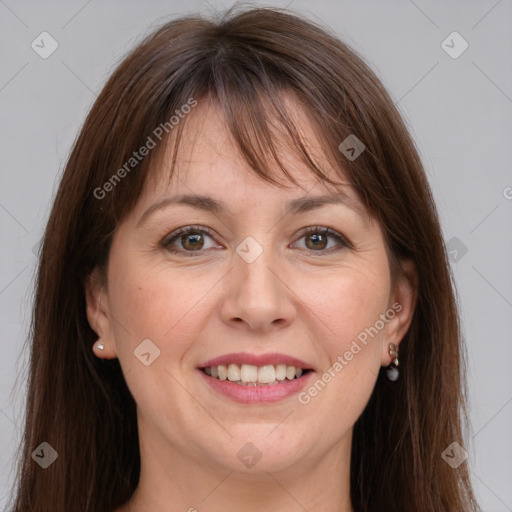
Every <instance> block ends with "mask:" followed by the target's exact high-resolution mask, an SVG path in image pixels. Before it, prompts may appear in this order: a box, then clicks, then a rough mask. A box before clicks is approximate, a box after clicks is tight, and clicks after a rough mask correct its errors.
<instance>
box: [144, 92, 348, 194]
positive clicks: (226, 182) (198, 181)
mask: <svg viewBox="0 0 512 512" xmlns="http://www.w3.org/2000/svg"><path fill="white" fill-rule="evenodd" d="M282 100H283V102H284V103H285V105H286V109H287V115H288V116H290V118H291V120H292V121H293V123H294V127H295V128H296V129H297V131H298V133H299V136H300V138H301V141H302V143H303V145H304V147H305V150H306V151H307V153H308V154H309V156H310V158H312V159H313V161H314V162H315V164H316V165H317V166H318V167H319V168H321V169H322V171H323V172H324V173H325V174H326V175H327V176H328V177H329V178H330V179H331V180H334V181H336V183H337V184H339V186H336V187H334V186H333V185H330V184H328V183H327V182H325V180H322V179H321V178H320V177H319V176H317V175H316V174H315V173H314V172H313V170H312V169H311V168H310V167H309V166H308V165H307V164H306V162H304V161H303V159H301V158H300V156H299V153H298V149H297V147H295V146H293V145H292V144H291V143H290V138H289V136H288V134H286V133H285V131H284V128H283V127H282V126H280V125H279V124H278V123H277V122H276V120H275V119H273V118H268V119H267V122H268V124H269V128H270V131H271V133H272V143H273V144H274V145H275V147H276V152H277V155H278V158H279V160H280V161H281V163H282V164H283V166H284V167H285V168H286V170H287V172H288V173H289V174H291V175H292V176H293V179H294V180H295V181H296V182H297V184H294V183H293V182H292V181H290V180H289V179H288V177H287V176H285V174H284V173H283V172H282V170H281V169H280V168H279V166H278V164H277V162H275V160H274V159H273V157H272V156H271V154H270V152H269V151H268V148H261V152H262V153H264V155H265V157H266V160H267V162H268V167H267V168H266V171H267V172H269V173H270V174H271V175H272V177H273V179H274V180H276V181H277V182H278V183H279V189H280V191H281V194H286V195H288V194H292V195H293V194H295V195H298V194H300V195H301V196H303V195H304V193H315V194H325V193H326V192H331V193H335V192H336V191H337V190H341V189H342V190H343V191H344V192H346V193H347V194H350V195H353V196H354V199H356V198H355V191H354V190H353V187H352V186H351V184H350V183H349V181H348V179H347V177H346V176H345V174H344V173H343V171H342V170H340V169H339V168H337V167H336V164H335V163H333V161H332V160H330V159H329V154H328V152H326V150H325V147H324V146H323V145H322V144H321V142H320V139H319V137H318V135H317V133H316V132H315V130H314V129H313V127H312V125H311V123H310V121H309V119H308V115H307V113H306V112H305V111H304V109H303V108H301V106H300V103H299V102H298V101H296V100H295V98H294V97H293V96H292V95H291V94H290V93H283V98H282ZM183 121H184V125H183V132H182V134H181V137H180V140H179V147H178V152H177V155H176V162H175V163H174V165H172V158H171V156H172V152H173V151H174V149H175V143H176V138H175V137H173V133H172V132H171V135H170V137H169V139H168V141H167V146H166V148H165V153H164V157H163V159H162V163H161V165H159V166H158V169H154V172H153V173H152V179H150V180H148V184H147V186H146V193H149V194H151V195H153V196H154V195H162V194H166V195H168V194H169V193H172V192H180V193H190V192H191V190H190V187H193V188H194V189H195V191H197V188H200V189H201V192H202V193H206V192H213V191H218V192H219V193H222V194H223V195H229V193H230V191H231V190H235V189H236V190H237V191H238V192H239V193H240V192H241V191H244V190H246V191H248V192H253V193H256V191H257V189H258V188H262V187H263V188H265V186H266V187H268V186H273V187H274V188H276V187H277V185H275V184H274V185H272V184H270V183H268V182H265V180H264V179H263V178H261V177H260V176H258V174H257V173H256V172H255V171H254V170H253V169H251V166H250V164H249V162H247V160H246V159H245V158H244V157H243V155H242V153H241V152H240V150H239V148H238V145H237V143H236V142H235V140H234V138H233V135H232V134H231V132H230V130H229V127H228V124H227V121H226V118H225V116H224V113H223V111H222V109H221V108H220V106H219V105H218V104H217V103H216V102H212V101H210V100H208V99H203V100H201V101H199V103H198V105H197V106H196V107H195V108H194V109H193V110H192V111H191V112H190V114H188V115H187V116H186V118H185V119H184V120H183ZM244 136H246V137H248V140H247V139H246V143H248V144H250V145H253V147H255V148H256V150H258V144H259V142H258V140H257V137H256V136H254V137H251V134H250V131H249V130H248V132H246V133H244ZM171 167H172V168H171ZM146 195H147V194H146Z"/></svg>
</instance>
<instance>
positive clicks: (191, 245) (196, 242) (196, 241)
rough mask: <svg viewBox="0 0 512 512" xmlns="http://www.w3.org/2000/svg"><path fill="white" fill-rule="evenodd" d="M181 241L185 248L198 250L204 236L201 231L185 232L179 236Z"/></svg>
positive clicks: (201, 246)
mask: <svg viewBox="0 0 512 512" xmlns="http://www.w3.org/2000/svg"><path fill="white" fill-rule="evenodd" d="M181 243H182V244H183V247H184V248H185V249H187V250H193V251H194V250H198V249H202V248H203V245H204V238H203V235H202V234H201V233H198V232H196V233H193V232H192V233H187V234H185V235H182V236H181Z"/></svg>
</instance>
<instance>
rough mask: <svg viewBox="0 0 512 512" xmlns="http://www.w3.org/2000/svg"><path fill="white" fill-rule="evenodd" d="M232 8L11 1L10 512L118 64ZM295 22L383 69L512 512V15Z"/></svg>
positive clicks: (6, 35)
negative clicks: (42, 361) (40, 45)
mask: <svg viewBox="0 0 512 512" xmlns="http://www.w3.org/2000/svg"><path fill="white" fill-rule="evenodd" d="M287 3H288V2H275V3H274V5H277V6H285V5H286V4H287ZM262 4H263V3H262ZM265 4H266V3H265ZM230 5H231V1H230V2H220V1H219V2H216V3H214V4H209V3H206V2H201V1H198V0H186V1H181V0H180V1H177V0H175V1H172V2H171V1H154V2H152V3H151V4H149V5H148V3H147V2H144V3H143V2H142V1H124V2H122V1H120V0H118V1H108V2H100V1H99V0H91V1H89V2H87V1H84V0H73V1H68V2H63V1H61V2H58V1H48V2H44V4H43V3H42V2H36V1H34V0H33V1H18V2H16V1H15V0H0V40H1V44H0V53H1V55H0V56H1V63H2V65H1V67H0V115H1V126H2V137H1V138H0V145H1V146H0V154H1V155H2V159H1V165H0V179H1V186H0V226H1V240H2V245H1V251H0V258H1V265H0V315H1V317H0V333H1V346H2V357H1V358H0V433H1V435H0V464H1V468H2V470H1V472H0V506H1V507H2V509H3V508H4V504H5V500H6V494H7V492H8V490H9V487H10V485H12V480H13V471H12V464H13V460H14V456H15V453H16V447H17V444H18V442H19V440H20V436H21V430H20V426H21V425H22V416H23V409H22V406H23V397H24V392H25V391H24V387H25V386H24V383H25V380H26V374H25V371H24V363H25V361H26V359H27V354H26V353H24V352H23V351H22V348H23V343H24V340H25V337H26V334H27V330H28V324H29V319H30V308H31V301H32V286H33V281H34V271H35V265H36V258H35V255H34V247H37V244H38V242H39V240H40V238H41V235H42V232H43V228H44V225H45V222H46V219H47V216H48V212H49V208H50V205H51V201H52V197H53V194H54V192H55V188H56V184H57V183H58V178H59V175H60V173H61V171H62V169H63V166H64V164H65V161H66V157H67V155H68V153H69V150H70V147H71V144H72V142H73V140H74V138H75V136H76V135H77V132H78V130H79V128H80V126H81V124H82V122H83V120H84V118H85V115H86V113H87V111H88V109H89V108H90V106H91V104H92V102H93V101H94V99H95V97H96V94H97V93H98V92H99V90H100V89H101V87H102V85H103V84H104V82H105V80H106V78H107V77H108V75H109V73H110V72H111V70H112V69H113V66H114V64H115V63H117V62H118V61H119V60H120V58H121V57H122V56H123V54H124V53H125V51H126V50H127V49H128V48H131V47H132V46H133V45H134V44H135V43H136V42H137V41H139V40H140V39H141V37H142V36H143V35H144V34H146V33H148V31H150V30H151V28H152V27H154V26H156V25H157V24H159V23H161V22H163V21H165V20H166V19H168V18H169V17H174V16H176V15H178V14H184V13H188V12H191V11H200V12H203V13H211V12H213V11H215V10H222V9H223V8H225V7H229V6H230ZM267 5H270V4H267ZM290 7H291V8H293V9H296V10H299V11H301V12H304V13H306V14H307V15H308V16H309V17H310V18H312V19H313V20H316V21H320V22H323V23H328V24H329V26H330V27H332V29H334V30H335V31H336V32H337V33H338V34H339V35H340V36H341V37H342V38H343V39H344V40H345V41H346V42H348V43H349V44H350V45H351V46H352V47H353V48H354V49H356V50H357V51H358V52H360V53H361V54H362V55H363V56H364V57H365V58H366V59H367V61H368V62H369V64H370V65H371V66H372V67H373V69H374V70H375V71H376V72H377V74H378V76H379V77H380V78H381V80H382V81H383V83H384V85H385V86H386V87H387V88H388V90H389V91H390V92H391V94H392V96H393V98H394V99H395V101H396V102H397V103H398V106H399V108H400V110H401V112H402V113H403V115H404V117H405V119H406V121H407V123H408V125H409V127H410V129H411V131H412V134H413V136H414V138H415V140H416V141H417V144H418V148H419V150H420V153H421V155H422V158H423V161H424V164H425V168H426V171H427V173H428V175H429V179H430V182H431V184H432V187H433V191H434V194H435V199H436V201H437V204H438V207H439V211H440V214H441V218H442V224H443V232H444V237H445V240H446V242H447V243H448V246H449V248H450V250H451V251H452V258H453V261H452V263H451V264H452V268H453V271H454V275H455V278H456V281H457V287H458V290H459V294H460V304H461V314H462V321H463V327H464V332H465V334H466V337H467V344H468V363H469V371H470V374H469V397H470V406H471V421H472V432H471V434H470V436H469V438H470V440H471V443H470V444H469V445H468V446H466V447H465V448H466V449H467V450H468V452H469V458H468V463H469V466H470V468H471V474H472V478H473V481H474V484H475V487H476V490H477V494H478V497H479V500H480V502H481V505H482V507H483V510H485V511H496V512H498V511H499V512H501V511H512V486H511V485H510V482H512V441H511V436H510V432H511V431H512V429H511V425H512V404H511V401H512V386H511V384H512V376H511V371H510V367H511V361H512V343H511V341H512V340H511V335H510V332H511V328H512V264H511V260H512V258H511V255H512V229H511V228H512V172H511V166H510V162H511V157H512V149H511V148H512V138H511V135H512V124H511V120H512V58H511V56H512V51H511V50H512V30H511V28H512V24H511V21H512V1H511V0H500V1H496V0H485V1H479V2H477V1H462V0H460V1H457V2H451V3H450V4H449V5H447V3H446V2H442V1H440V0H437V1H435V2H427V1H426V0H415V1H412V0H396V1H387V2H378V1H364V2H355V1H353V2H349V1H336V2H334V1H328V0H316V1H315V2H314V3H313V4H311V3H310V2H305V1H301V0H295V1H293V2H292V3H291V4H290ZM43 31H47V32H49V33H50V34H51V35H52V37H53V38H54V39H55V40H56V41H57V42H58V45H59V46H58V49H57V50H56V51H55V53H53V54H52V55H51V56H50V57H49V58H47V59H42V58H41V57H40V56H39V55H38V54H37V53H36V52H35V51H34V50H33V49H32V48H31V43H32V41H33V40H35V39H36V38H37V37H38V36H39V34H40V33H41V32H43ZM453 31H457V32H458V33H460V34H461V36H462V37H463V38H464V39H465V40H466V41H467V42H468V44H469V47H468V49H467V50H466V51H465V52H464V53H462V55H460V56H459V57H458V58H455V59H454V58H452V57H450V56H449V55H448V54H447V53H446V52H445V50H444V49H443V47H442V46H441V43H442V41H443V40H445V38H446V37H447V36H448V35H449V34H451V33H452V32H453ZM448 41H450V40H449V39H448ZM449 44H450V45H451V44H452V43H451V42H450V43H449ZM453 44H454V46H455V49H458V48H460V42H459V41H456V42H454V43H453ZM509 187H510V188H509ZM454 237H455V239H454ZM464 248H466V249H467V252H466V253H464V251H465V249H464ZM425 385H426V386H428V382H425ZM51 413H52V412H51V410H50V411H48V414H51ZM439 456H440V454H439Z"/></svg>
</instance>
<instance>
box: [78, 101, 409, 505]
mask: <svg viewBox="0 0 512 512" xmlns="http://www.w3.org/2000/svg"><path fill="white" fill-rule="evenodd" d="M290 109H291V112H293V115H295V116H296V118H297V119H298V120H299V121H300V123H299V124H298V126H300V129H301V131H302V134H303V137H304V139H305V140H307V141H308V146H309V148H310V149H311V150H312V151H313V152H314V153H315V156H316V161H317V163H319V164H321V165H322V166H323V168H328V162H327V160H326V159H325V158H323V157H322V152H321V150H320V149H319V148H320V144H319V142H318V139H317V138H316V136H315V133H314V132H313V130H312V129H311V127H310V126H309V124H308V121H307V116H305V115H304V114H303V113H302V112H301V111H300V110H299V108H297V107H295V105H294V103H293V102H291V103H290ZM187 134H189V136H188V137H187ZM182 144H183V145H182V146H181V150H180V151H181V152H180V158H179V162H178V167H177V175H176V177H175V179H173V180H172V182H171V183H170V184H169V182H168V180H167V176H166V175H165V173H164V172H161V173H159V174H157V175H155V176H157V179H155V180H148V182H147V183H146V188H145V190H144V192H143V194H142V196H141V197H140V199H139V201H138V203H137V205H136V206H135V207H134V209H133V210H132V211H131V212H130V214H129V215H128V216H127V217H126V218H125V219H124V220H123V222H122V223H121V224H120V225H119V227H118V229H117V231H116V233H115V234H114V238H113V243H112V247H111V253H110V259H109V266H108V272H107V282H106V283H103V282H102V280H101V278H100V277H99V273H98V272H93V274H92V275H91V276H90V279H89V281H88V283H87V286H86V291H87V314H88V318H89V322H90V324H91V327H92V328H93V329H94V330H95V332H96V333H97V334H98V337H99V339H98V342H97V343H103V344H104V346H105V348H104V349H103V350H99V349H98V347H97V345H96V344H95V346H94V349H93V350H94V352H95V354H96V355H97V356H98V357H105V358H114V357H117V358H119V361H120V363H121V366H122V369H123V373H124V375H125V378H126V382H127V384H128V386H129V389H130V391H131V393H132V395H133V397H134V399H135V401H136V403H137V415H138V426H139V436H140V449H141V461H142V469H141V476H140V482H139V486H138V488H137V489H136V491H135V493H134V495H133V496H132V498H131V499H130V500H129V501H128V502H127V503H126V504H125V505H124V506H122V507H120V508H118V509H117V510H116V512H128V511H132V512H139V511H145V510H152V511H155V512H158V511H189V512H193V511H194V510H197V511H206V510H207V511H208V512H220V511H221V510H222V511H224V510H226V509H228V510H232V509H233V507H234V506H236V509H237V510H238V511H240V512H255V511H261V510H267V511H280V512H295V511H301V510H303V509H307V510H308V511H310V512H316V511H325V510H336V511H340V512H352V511H353V509H352V506H351V503H350V486H349V477H350V472H349V463H350V447H351V440H352V430H353V425H354V423H355V421H356V420H357V418H358V417H359V416H360V414H361V413H362V411H363V409H364V407H365V406H366V404H367V402H368V400H369V398H370V395H371V393H372V390H373V388H374V386H375V382H376V378H377V374H378V371H379V367H380V366H387V365H389V364H390V362H391V357H390V355H389V352H388V345H389V343H396V344H399V343H400V341H401V339H402V338H403V336H404V334H405V332H406V331H407V329H408V327H409V325H410V321H411V317H412V312H413V308H414V303H415V300H416V292H415V290H416V288H415V284H414V282H415V281H414V279H415V274H414V268H413V266H412V265H411V264H409V263H407V262H404V264H403V267H404V271H405V273H404V275H403V276H401V277H399V278H397V280H396V282H395V283H392V282H391V277H390V271H389V266H388V259H387V255H386V250H385V245H384V239H383V235H382V230H381V228H380V227H379V225H378V224H377V223H376V222H375V221H373V220H372V219H371V218H369V217H368V213H367V212H366V211H365V210H364V207H363V205H362V203H361V202H360V201H359V199H358V198H357V196H356V195H355V192H354V190H353V189H352V187H351V186H350V185H348V184H347V183H346V182H345V181H343V180H341V179H340V180H339V181H340V185H339V186H337V189H338V190H341V191H344V192H345V193H346V194H347V195H348V197H349V198H350V199H351V201H352V203H353V204H355V205H357V206H358V207H359V209H360V210H362V212H363V214H365V215H364V216H362V215H360V213H358V212H356V211H355V210H353V209H351V208H350V207H349V206H348V205H347V204H327V205H323V206H321V207H319V208H316V209H314V210H311V211H308V212H305V213H301V214H294V215H292V214H286V209H285V203H286V202H287V201H289V200H291V199H296V198H299V197H303V196H308V197H312V196H318V195H323V194H326V193H332V192H333V191H334V189H333V187H332V186H331V187H329V188H328V187H327V186H326V185H325V184H324V183H322V182H321V181H319V179H318V178H317V177H315V176H314V175H313V174H312V173H311V171H310V170H308V169H307V168H306V167H305V164H303V163H302V162H300V161H299V160H298V159H297V157H296V156H294V155H293V154H291V153H286V150H285V149H283V156H284V157H285V160H286V162H287V165H289V168H290V169H291V172H293V175H294V177H295V178H296V179H297V180H298V181H299V183H300V186H296V185H293V184H292V183H291V182H288V183H287V184H286V187H285V188H283V187H277V186H275V185H272V184H270V183H266V182H264V181H263V180H261V179H259V178H258V177H257V176H256V175H255V174H254V173H253V172H251V171H250V170H249V168H248V166H247V164H246V163H245V162H243V161H242V159H241V158H240V156H239V154H238V153H237V151H236V149H235V146H234V144H233V143H232V141H231V139H230V137H229V135H228V132H227V128H226V126H225V124H224V120H223V118H222V114H221V112H220V111H219V110H217V109H216V108H214V107H213V106H208V105H204V104H200V105H198V106H197V107H196V108H195V109H194V110H193V112H192V113H191V114H189V118H188V119H187V124H186V125H185V137H184V139H183V141H182ZM331 171H332V172H331V176H335V174H334V170H331ZM285 179H286V178H285V177H283V179H282V182H283V183H285ZM119 186H122V184H120V185H119ZM183 193H184V194H192V193H194V194H204V195H208V196H211V197H213V198H215V199H217V200H219V201H223V202H225V204H226V208H227V209H228V212H227V213H223V214H214V213H212V212H208V211H204V210H200V209H197V208H194V207H192V206H187V205H176V204H174V205H169V206H167V207H166V208H163V209H160V210H157V211H154V212H153V213H152V214H151V215H149V216H148V217H147V218H146V219H145V221H144V222H143V223H142V224H141V225H140V226H138V225H137V223H138V222H139V220H140V219H141V217H142V215H143V213H144V212H145V211H146V210H147V209H148V208H149V207H150V206H151V205H153V204H154V203H156V202H158V201H160V200H162V199H164V198H168V197H172V196H175V195H178V194H183ZM189 225H200V226H201V227H204V228H209V229H210V230H211V231H212V232H213V236H211V237H210V235H208V234H205V235H204V237H203V239H202V240H199V242H197V241H194V240H192V244H191V245H188V246H187V247H188V248H189V249H188V252H189V253H190V252H194V255H195V256H194V255H193V256H192V257H187V255H186V254H183V253H185V252H186V250H187V249H186V248H184V246H183V245H182V244H181V243H180V238H179V237H178V238H177V239H175V241H174V243H173V247H175V248H176V249H177V250H178V251H179V250H180V249H181V253H172V252H170V251H169V250H168V249H166V248H165V247H163V246H162V245H161V243H162V240H164V239H165V238H167V239H169V236H168V235H169V234H171V233H172V232H173V231H175V230H176V229H177V228H180V227H184V226H189ZM309 226H327V227H330V228H332V229H333V230H335V231H337V232H338V233H340V234H341V235H342V236H344V237H346V238H348V240H349V241H350V242H351V244H352V245H353V248H348V247H345V246H343V245H342V243H340V242H339V241H338V240H337V239H336V238H335V237H328V246H324V245H321V247H320V248H317V246H313V248H311V247H312V245H313V244H311V238H312V235H311V234H310V235H303V234H301V230H302V229H303V228H306V227H309ZM247 236H252V237H253V238H254V239H255V240H256V241H257V242H258V243H259V244H260V246H261V247H262V248H263V252H262V254H261V255H260V256H259V257H258V258H257V259H256V260H255V261H254V262H252V263H247V262H246V261H245V260H244V259H242V258H241V257H240V256H239V255H238V254H237V253H236V248H237V246H238V245H239V244H240V242H242V240H244V239H245V238H246V237H247ZM182 240H184V241H185V243H186V237H184V238H182ZM189 240H190V239H189ZM308 240H309V244H308ZM322 240H323V239H322ZM201 241H202V242H203V243H204V245H203V246H202V247H203V248H201ZM194 244H195V245H194ZM190 247H192V249H190ZM194 247H199V251H198V250H195V251H194V250H193V248H194ZM324 247H325V248H324ZM331 248H334V249H331ZM327 251H329V252H327ZM395 302H398V303H399V304H400V305H401V306H402V308H401V310H400V312H399V313H397V314H396V315H395V316H394V318H393V319H391V320H389V321H388V322H387V323H385V326H384V328H382V329H381V330H380V331H379V333H378V335H376V336H374V337H373V338H369V342H368V344H367V345H366V346H364V348H362V350H361V351H360V352H359V353H357V355H354V357H353V359H352V360H351V361H349V362H348V364H346V366H344V368H343V370H342V371H340V372H338V373H336V377H335V378H333V379H332V380H331V382H329V383H328V384H327V385H326V386H325V388H324V389H322V391H321V392H319V393H318V394H317V396H314V397H311V400H310V401H309V403H307V404H302V403H300V402H299V401H298V399H297V395H294V396H292V397H289V398H286V399H284V400H282V401H279V402H274V403H270V404H264V405H242V404H238V403H236V402H233V401H231V400H230V399H228V398H226V397H224V396H222V395H219V394H217V393H216V392H215V391H213V390H212V389H210V387H209V386H208V385H207V384H206V383H205V382H204V379H203V378H202V377H201V375H199V374H198V370H197V367H198V366H200V365H201V363H203V362H205V361H207V360H208V359H211V358H213V357H217V356H220V355H223V354H227V353H230V352H242V351H247V352H252V353H258V354H259V353H268V352H279V353H284V354H288V355H291V356H294V357H297V358H300V359H302V360H304V361H306V362H308V363H309V364H310V365H311V366H312V367H313V368H315V370H316V375H315V378H314V379H313V381H312V382H314V381H316V380H317V378H319V377H320V376H321V375H322V374H323V372H324V371H325V370H327V369H328V368H329V367H331V366H332V365H333V363H334V362H335V361H336V359H337V357H338V356H340V355H341V356H343V354H345V352H347V351H348V350H349V349H350V346H351V343H352V341H353V340H355V339H356V338H357V336H358V334H360V333H361V332H362V331H364V329H365V328H368V327H370V326H374V325H375V322H376V321H377V320H378V319H379V315H381V314H385V312H386V311H387V310H389V309H390V308H392V305H393V304H394V303H395ZM144 339H150V340H151V341H152V342H153V343H154V344H155V345H156V346H157V347H158V349H159V350H160V356H159V357H158V358H157V359H155V360H154V362H152V363H151V364H150V365H149V366H145V365H144V364H142V363H141V362H140V360H139V359H138V358H136V357H134V354H133V352H134V350H135V349H136V347H137V346H138V345H139V344H140V343H141V341H142V340H144ZM248 442H251V443H253V444H254V445H255V446H256V447H257V448H258V450H259V451H260V452H261V454H262V457H261V459H260V460H259V461H258V462H257V464H256V465H255V466H253V467H252V468H247V467H245V466H244V465H243V464H242V463H241V461H240V460H239V458H238V457H237V453H238V451H239V450H240V449H241V448H242V447H243V446H244V445H245V444H246V443H248Z"/></svg>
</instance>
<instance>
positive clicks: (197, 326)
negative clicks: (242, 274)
mask: <svg viewBox="0 0 512 512" xmlns="http://www.w3.org/2000/svg"><path fill="white" fill-rule="evenodd" d="M110 282H111V286H110V287H109V300H110V303H111V312H112V313H113V316H114V317H115V319H116V320H118V322H115V329H116V334H118V335H120V336H121V339H122V340H123V343H122V344H121V345H122V346H121V347H119V348H120V349H121V350H124V348H125V347H124V346H125V345H126V343H125V342H124V340H125V339H126V335H127V333H129V338H130V340H131V343H130V346H131V345H133V344H135V345H137V344H138V343H140V342H141V341H142V340H143V339H146V338H149V339H151V340H152V341H154V343H155V344H156V345H157V346H159V348H160V349H161V350H162V352H164V351H165V352H166V353H167V352H169V351H172V352H173V353H174V354H175V355H176V353H177V352H179V351H180V350H182V349H183V347H182V346H181V344H180V343H179V341H180V340H179V339H177V336H179V333H184V332H185V333H187V337H188V338H190V337H191V336H192V335H193V334H194V333H198V332H200V331H201V328H202V324H201V318H202V317H203V316H205V315H206V313H205V311H204V309H205V307H206V298H207V296H208V292H209V290H211V288H212V287H213V286H214V285H215V279H214V278H213V276H212V273H210V276H208V275H207V274H205V273H202V274H201V279H194V277H193V275H191V272H187V270H183V271H175V270H173V271H171V269H170V268H169V267H166V266H165V265H154V266H153V265H149V266H148V265H147V264H146V263H144V262H143V261H142V260H141V259H140V258H139V259H137V258H136V257H133V258H129V257H126V258H120V257H118V258H117V260H116V266H115V268H113V269H112V272H111V275H110ZM171 341H172V343H170V342H171ZM133 348H134V347H131V350H133Z"/></svg>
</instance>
